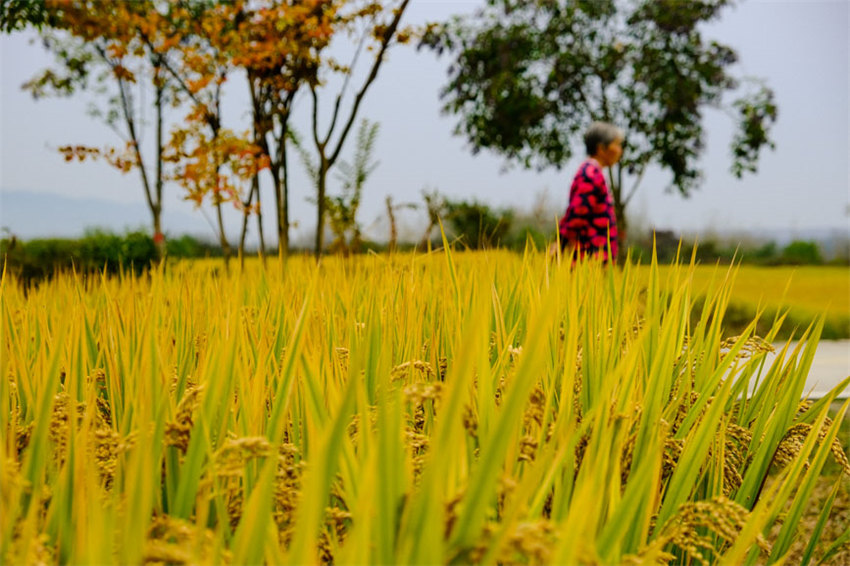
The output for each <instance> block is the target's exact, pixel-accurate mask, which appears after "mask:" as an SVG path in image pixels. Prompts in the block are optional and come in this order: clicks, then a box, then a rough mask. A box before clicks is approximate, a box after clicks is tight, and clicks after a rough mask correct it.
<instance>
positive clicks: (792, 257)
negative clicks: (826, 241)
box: [781, 240, 823, 265]
mask: <svg viewBox="0 0 850 566" xmlns="http://www.w3.org/2000/svg"><path fill="white" fill-rule="evenodd" d="M781 259H782V263H785V264H790V265H820V264H822V263H823V257H822V256H821V253H820V248H819V247H818V244H817V242H804V241H800V240H795V241H793V242H791V243H790V244H788V245H787V246H785V248H784V249H783V250H782V256H781Z"/></svg>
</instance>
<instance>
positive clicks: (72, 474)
mask: <svg viewBox="0 0 850 566" xmlns="http://www.w3.org/2000/svg"><path fill="white" fill-rule="evenodd" d="M694 270H695V267H694V265H693V262H691V263H690V264H688V263H684V264H679V265H676V266H675V267H673V268H671V269H670V270H667V271H665V280H664V281H661V278H660V275H659V269H658V266H657V265H655V264H653V265H651V266H650V267H649V276H648V277H647V278H646V280H645V281H646V282H645V283H641V282H640V280H639V278H638V277H637V276H636V268H635V266H633V265H630V264H629V265H626V266H625V267H623V268H622V269H607V270H606V269H603V268H600V267H599V266H595V265H580V266H577V267H575V268H572V269H571V268H570V267H569V266H567V265H561V264H558V263H557V262H555V263H552V262H550V261H548V260H547V259H546V257H545V256H544V254H539V253H537V252H536V251H534V250H532V249H530V250H528V251H527V252H526V253H525V254H524V255H522V256H518V255H515V254H511V253H508V252H502V251H487V252H476V253H469V252H466V253H462V252H452V251H450V250H447V251H441V252H436V253H429V254H407V255H405V254H400V255H382V256H377V255H372V256H363V257H356V258H335V257H329V258H324V259H323V260H322V262H321V263H320V264H318V265H316V264H315V263H313V262H312V261H311V260H309V259H307V258H293V259H291V260H290V261H289V262H288V263H287V264H286V265H285V268H284V269H283V270H280V269H278V266H274V268H273V269H272V268H270V269H268V270H265V269H263V268H262V267H261V266H260V265H259V264H249V265H248V267H247V269H246V271H245V272H244V273H232V274H227V273H222V272H220V271H218V270H217V269H216V268H215V266H214V265H211V264H208V263H205V262H196V263H176V264H168V265H166V266H162V267H160V268H158V269H155V270H153V271H151V272H150V273H149V274H148V275H145V276H142V277H132V276H122V277H117V278H108V277H104V276H98V275H96V274H95V275H89V276H82V275H75V274H64V275H62V276H59V277H56V278H55V279H53V280H51V281H49V282H45V283H43V284H41V285H39V286H37V287H33V288H29V289H24V288H23V287H22V286H21V284H20V283H19V282H17V281H16V280H15V279H13V278H12V277H10V276H9V275H8V274H4V276H3V279H2V282H0V294H1V295H0V305H1V306H0V311H2V314H0V316H2V322H0V328H2V350H1V351H0V353H2V357H0V372H1V373H2V376H3V379H2V380H0V403H2V405H3V409H2V410H0V434H2V439H0V443H1V444H2V450H0V478H2V482H0V486H2V488H0V504H2V509H0V542H2V549H0V554H2V560H3V562H4V563H8V564H60V563H62V564H64V563H97V564H110V563H120V564H139V563H171V564H189V563H192V564H195V563H197V564H260V563H270V564H271V563H275V564H276V563H295V564H307V563H331V562H333V563H337V564H346V563H357V564H371V563H380V564H390V563H392V564H450V563H451V564H456V563H518V564H524V563H536V564H543V563H553V564H578V563H581V564H621V563H622V564H656V563H658V564H662V563H681V564H697V563H698V564H713V563H773V562H780V561H781V560H782V559H783V557H785V556H786V555H787V553H788V552H789V549H790V548H791V547H792V545H793V544H794V543H795V541H796V539H798V538H799V535H798V532H797V527H798V524H799V521H800V517H801V513H802V511H803V507H804V505H805V503H806V501H807V499H808V497H809V496H810V495H811V493H812V490H813V489H814V486H815V484H816V482H817V481H818V480H819V478H820V474H821V470H822V468H823V466H824V464H825V462H826V461H827V460H828V459H830V458H831V459H834V460H835V461H836V462H838V463H839V465H840V466H842V467H843V470H844V473H845V474H848V475H850V465H848V462H847V458H846V455H845V454H844V452H843V451H842V450H841V447H840V445H839V444H838V443H837V442H836V433H837V431H838V426H839V424H840V420H841V419H842V418H843V416H844V414H845V412H846V410H847V403H846V402H845V403H844V404H843V405H842V407H841V410H840V411H839V414H838V416H837V418H835V419H833V420H830V419H829V418H828V410H829V407H830V404H831V403H832V402H833V401H834V400H835V399H836V398H837V397H838V396H839V394H840V393H841V391H843V389H844V388H845V387H846V386H847V385H848V380H845V381H844V382H843V383H842V384H841V385H840V386H839V387H838V388H836V389H835V390H833V391H832V392H831V393H830V395H829V396H828V397H826V398H824V399H820V400H812V401H811V402H806V401H807V400H806V399H805V395H806V391H805V388H804V386H805V380H806V375H807V372H808V369H809V367H810V364H811V362H812V357H813V355H814V352H815V348H816V346H817V341H818V338H819V333H820V330H821V326H820V323H817V324H814V325H813V326H812V327H811V328H809V329H808V330H806V331H805V333H804V334H803V335H802V336H800V337H799V338H801V340H800V341H799V342H798V343H797V345H796V346H795V347H794V348H793V349H792V348H791V347H790V346H785V347H784V348H782V349H781V351H780V352H778V355H777V357H776V358H775V361H773V362H772V363H770V364H768V363H767V362H766V353H767V351H768V350H770V349H772V346H771V345H770V344H771V343H772V342H773V341H774V338H775V333H776V331H777V330H778V329H779V327H780V325H781V324H782V319H781V317H780V318H779V319H778V320H776V321H775V323H774V324H773V330H772V331H771V332H770V333H769V334H768V335H766V336H762V337H758V336H754V335H753V328H754V327H755V321H754V323H753V324H751V325H750V327H749V328H747V329H746V331H745V332H744V333H743V334H741V335H739V336H728V335H727V334H726V333H725V331H724V327H723V313H724V310H725V308H726V306H727V304H728V302H729V293H730V288H731V284H732V282H733V281H734V278H735V274H736V270H735V269H734V268H733V269H729V270H723V269H718V270H717V271H716V272H715V280H714V281H713V282H712V284H711V285H710V288H709V290H708V292H705V290H704V289H702V288H701V289H700V290H699V295H697V293H696V292H695V290H694V285H693V275H694ZM697 297H699V298H697ZM697 301H699V302H700V304H699V305H698V306H699V307H700V312H702V313H703V316H702V317H701V318H700V319H699V320H698V322H696V323H694V322H693V321H692V320H691V317H690V313H691V312H692V310H693V309H694V308H695V307H696V306H697V305H696V304H695V303H696V302H697ZM849 379H850V378H849ZM836 489H837V488H836ZM833 500H834V496H833V499H831V500H830V504H829V505H827V508H825V509H824V511H823V513H822V515H821V518H822V521H827V520H829V517H830V513H831V509H830V507H831V502H832V501H833ZM817 532H820V530H818V531H817ZM816 538H817V537H815V539H814V540H812V541H804V542H808V543H809V544H807V546H806V551H805V560H806V561H807V562H808V561H809V560H815V559H820V558H821V557H823V556H824V553H826V554H827V555H828V554H829V553H832V554H834V553H835V551H837V549H839V548H840V546H841V545H842V544H845V543H846V542H847V539H848V538H850V534H846V535H845V536H844V537H841V538H839V539H837V540H825V541H820V542H818V541H817V540H816ZM830 545H831V546H830ZM827 557H828V556H827Z"/></svg>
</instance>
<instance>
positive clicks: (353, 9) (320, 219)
mask: <svg viewBox="0 0 850 566" xmlns="http://www.w3.org/2000/svg"><path fill="white" fill-rule="evenodd" d="M409 3H410V0H398V1H397V2H395V3H393V4H386V5H382V4H380V3H379V2H366V3H365V4H364V3H362V2H354V1H350V0H349V1H348V2H344V1H343V2H340V4H346V5H347V6H348V7H349V11H347V12H346V13H340V14H339V15H338V19H337V26H338V29H339V30H345V31H349V32H351V33H354V34H358V35H359V39H358V40H357V42H356V47H355V50H354V55H353V57H352V60H351V63H350V64H349V65H341V64H339V63H337V62H336V61H335V60H334V59H333V58H330V57H323V58H321V59H320V65H321V67H322V68H324V69H326V70H327V71H335V72H337V73H341V74H342V75H343V77H344V78H343V83H342V87H341V88H340V90H339V92H338V93H337V95H336V97H335V101H334V105H333V111H332V113H331V118H330V123H329V125H328V126H327V129H325V130H324V132H320V129H321V128H320V126H319V94H318V91H319V90H320V88H321V87H322V83H321V82H315V83H310V95H311V98H312V102H313V106H312V122H311V124H312V139H313V143H314V146H315V149H316V156H317V158H316V170H315V175H313V177H314V179H315V182H316V203H317V207H316V208H317V223H316V224H317V225H316V244H315V254H316V257H318V256H319V255H320V254H321V252H322V248H323V247H324V227H325V212H326V207H327V202H328V201H327V199H326V193H327V177H328V172H330V170H331V169H332V168H333V166H334V165H335V164H336V162H337V160H338V159H339V156H340V152H341V151H342V147H343V145H344V144H345V140H346V138H347V137H348V134H349V132H350V130H351V127H352V125H353V124H354V120H355V118H356V117H357V112H358V110H359V109H360V104H361V103H362V102H363V97H364V96H366V91H367V90H368V89H369V86H371V85H372V83H373V82H374V81H375V78H377V76H378V71H379V69H380V67H381V64H382V63H383V62H384V56H385V55H386V52H387V49H389V47H390V46H391V44H393V43H394V42H398V43H404V42H406V41H407V40H408V39H409V38H410V36H411V32H410V31H408V30H402V29H400V28H399V24H400V22H401V17H402V15H403V14H404V11H405V9H406V8H407V5H408V4H409ZM364 47H367V48H368V50H369V51H373V52H374V53H375V55H374V57H373V58H372V63H371V65H370V67H369V71H368V73H367V75H366V77H365V79H363V82H362V83H361V85H360V88H359V89H358V90H357V91H356V93H355V94H354V99H353V101H352V102H351V105H350V106H349V107H348V109H347V111H346V112H345V113H347V117H344V118H343V119H342V121H340V118H341V116H340V111H341V110H342V106H343V104H342V102H343V97H344V96H345V95H346V91H347V89H348V86H349V84H350V82H351V78H352V76H353V73H354V69H355V67H356V63H357V59H358V58H359V56H360V54H361V52H362V51H363V49H364ZM338 124H342V130H341V131H340V132H339V134H338V135H337V137H336V139H335V140H334V139H332V138H333V136H334V133H335V132H336V128H337V125H338Z"/></svg>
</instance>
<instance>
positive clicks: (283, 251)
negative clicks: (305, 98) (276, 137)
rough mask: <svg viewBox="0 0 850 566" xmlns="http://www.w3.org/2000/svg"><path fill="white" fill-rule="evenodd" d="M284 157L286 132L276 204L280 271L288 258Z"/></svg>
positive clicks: (287, 198)
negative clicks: (278, 195)
mask: <svg viewBox="0 0 850 566" xmlns="http://www.w3.org/2000/svg"><path fill="white" fill-rule="evenodd" d="M286 160H287V156H286V132H284V134H283V135H282V136H281V137H280V174H279V175H278V177H279V178H280V181H279V182H280V187H279V188H278V189H277V190H278V191H279V192H280V200H279V203H278V221H277V222H278V223H277V242H278V243H277V246H278V257H279V258H280V260H281V269H283V263H284V262H285V260H286V258H287V257H289V167H288V166H287V162H286Z"/></svg>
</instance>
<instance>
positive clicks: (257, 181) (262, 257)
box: [254, 175, 266, 267]
mask: <svg viewBox="0 0 850 566" xmlns="http://www.w3.org/2000/svg"><path fill="white" fill-rule="evenodd" d="M254 191H255V192H256V193H257V235H258V237H259V238H260V248H259V250H258V253H259V254H260V261H262V262H263V267H265V265H266V238H265V236H264V235H263V206H262V201H261V200H260V177H259V176H258V175H254Z"/></svg>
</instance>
